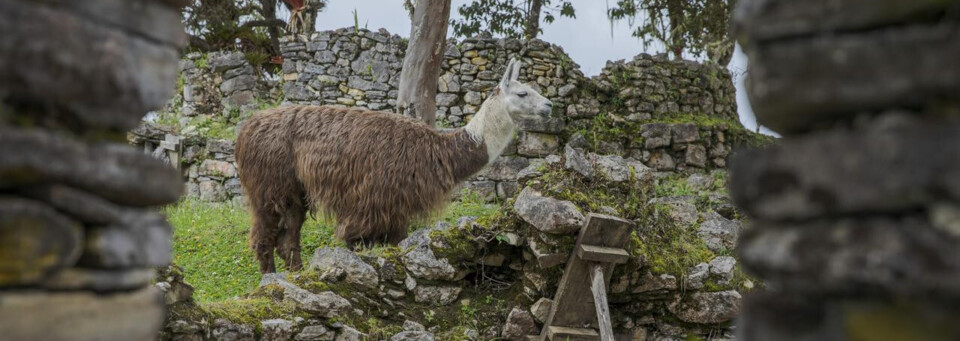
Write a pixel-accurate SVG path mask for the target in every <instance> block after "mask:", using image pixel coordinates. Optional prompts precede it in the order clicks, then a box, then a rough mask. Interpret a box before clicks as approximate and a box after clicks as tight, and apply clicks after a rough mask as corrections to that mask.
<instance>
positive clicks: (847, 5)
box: [734, 0, 952, 43]
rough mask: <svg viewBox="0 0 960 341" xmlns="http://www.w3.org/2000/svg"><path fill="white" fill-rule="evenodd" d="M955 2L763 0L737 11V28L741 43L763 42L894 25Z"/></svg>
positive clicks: (744, 5) (749, 3)
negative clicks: (799, 0) (800, 0)
mask: <svg viewBox="0 0 960 341" xmlns="http://www.w3.org/2000/svg"><path fill="white" fill-rule="evenodd" d="M951 4H952V2H950V1H939V0H918V1H898V0H878V1H858V0H842V1H836V0H833V1H830V0H816V1H804V2H797V1H789V0H760V1H749V2H744V3H742V5H740V6H739V7H738V8H737V15H736V16H735V17H734V19H735V20H734V29H735V30H736V31H737V35H738V36H739V39H740V40H741V41H745V42H757V43H762V42H765V41H768V40H776V39H778V38H782V39H786V38H792V37H796V36H810V35H814V34H835V33H836V32H842V31H863V30H865V29H873V28H877V27H881V26H884V25H889V26H894V25H899V24H901V23H903V22H904V21H907V20H910V19H913V18H922V17H923V16H934V15H936V13H942V12H944V11H946V10H947V9H948V8H949V7H950V5H951Z"/></svg>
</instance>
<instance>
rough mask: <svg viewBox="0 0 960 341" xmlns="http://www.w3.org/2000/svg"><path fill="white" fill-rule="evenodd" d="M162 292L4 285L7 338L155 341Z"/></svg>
mask: <svg viewBox="0 0 960 341" xmlns="http://www.w3.org/2000/svg"><path fill="white" fill-rule="evenodd" d="M0 7H2V5H0ZM160 296H161V294H160V291H159V290H157V289H156V288H155V287H153V286H148V287H146V288H143V289H139V290H135V291H123V292H114V293H99V294H98V293H94V292H89V291H60V292H57V291H39V290H4V291H2V292H0V301H2V302H3V309H0V330H2V331H3V336H2V337H3V339H4V340H116V341H119V340H155V339H156V338H157V331H159V330H160V328H161V327H162V322H163V319H164V308H163V305H162V304H160V302H161V300H162V298H161V297H160ZM40 316H43V318H39V317H40ZM51 321H58V323H63V324H62V325H61V324H55V325H51V323H50V322H51ZM64 326H73V327H72V328H65V327H64ZM110 326H113V327H110ZM121 326H122V327H121ZM251 331H252V329H251ZM250 335H251V336H252V333H251V334H250ZM247 340H250V341H253V338H252V337H251V338H250V339H247Z"/></svg>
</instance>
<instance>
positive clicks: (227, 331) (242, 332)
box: [210, 318, 256, 341]
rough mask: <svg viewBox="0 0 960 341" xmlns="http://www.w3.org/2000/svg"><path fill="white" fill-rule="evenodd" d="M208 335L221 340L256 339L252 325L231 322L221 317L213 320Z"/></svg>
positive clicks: (244, 340)
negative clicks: (211, 328)
mask: <svg viewBox="0 0 960 341" xmlns="http://www.w3.org/2000/svg"><path fill="white" fill-rule="evenodd" d="M210 336H213V338H214V340H223V341H256V335H254V333H253V327H251V326H248V325H245V324H238V323H233V322H231V321H230V320H227V319H223V318H219V319H216V320H214V321H213V330H211V331H210Z"/></svg>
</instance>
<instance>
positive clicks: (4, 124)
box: [0, 0, 185, 340]
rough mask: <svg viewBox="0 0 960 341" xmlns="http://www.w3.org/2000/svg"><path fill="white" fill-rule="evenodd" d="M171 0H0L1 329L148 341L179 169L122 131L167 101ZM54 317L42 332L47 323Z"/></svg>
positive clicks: (16, 335) (176, 34) (173, 56)
mask: <svg viewBox="0 0 960 341" xmlns="http://www.w3.org/2000/svg"><path fill="white" fill-rule="evenodd" d="M182 5H184V4H183V2H182V1H174V0H167V1H159V0H137V1H120V2H118V1H107V0H92V1H83V2H74V1H59V0H57V1H43V2H35V1H21V0H4V1H0V31H2V32H4V34H3V35H2V36H0V155H2V157H0V289H2V291H0V331H2V333H3V338H4V339H10V340H152V339H155V337H156V333H157V331H158V330H159V328H160V323H161V322H162V319H163V300H162V294H161V293H160V292H159V291H158V290H157V289H156V288H154V287H153V286H151V285H150V282H151V280H152V279H153V277H154V273H155V272H154V270H153V269H154V267H156V266H161V265H166V264H167V263H168V262H169V261H170V235H171V229H170V226H169V225H168V224H167V222H166V221H165V220H164V218H163V216H162V215H160V214H159V213H157V212H156V211H155V209H153V207H156V206H159V205H164V204H167V203H170V202H173V201H175V200H176V199H177V198H178V197H179V195H180V193H181V191H182V187H183V184H182V182H181V179H180V177H179V176H178V174H177V172H176V171H175V170H173V169H171V168H170V167H168V166H167V165H165V164H164V163H162V162H160V161H158V160H156V159H153V158H151V157H150V156H148V155H144V154H143V153H141V152H140V151H138V150H136V149H134V148H132V147H130V146H129V145H127V144H126V143H125V142H124V134H123V132H124V131H126V130H128V129H131V128H133V127H134V126H136V125H137V124H138V123H139V121H140V120H141V118H142V117H143V115H144V114H145V113H146V112H147V111H149V110H153V109H157V108H160V107H161V106H163V105H164V103H165V102H166V101H167V100H168V99H169V97H170V96H171V95H172V92H173V91H172V90H173V89H174V84H175V80H176V77H175V76H176V72H175V70H176V65H177V61H178V59H179V53H178V50H179V49H180V48H181V47H182V46H183V43H184V41H185V39H184V38H185V36H184V33H183V27H182V25H181V24H180V11H179V7H180V6H182ZM51 322H53V323H51Z"/></svg>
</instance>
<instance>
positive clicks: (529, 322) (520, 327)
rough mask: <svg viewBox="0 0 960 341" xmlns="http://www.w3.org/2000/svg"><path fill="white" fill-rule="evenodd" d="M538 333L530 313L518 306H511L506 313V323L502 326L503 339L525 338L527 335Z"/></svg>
mask: <svg viewBox="0 0 960 341" xmlns="http://www.w3.org/2000/svg"><path fill="white" fill-rule="evenodd" d="M533 334H538V332H537V323H536V322H535V321H534V320H533V317H532V316H530V313H528V312H526V311H525V310H523V309H520V308H513V310H510V314H509V315H507V323H506V325H504V326H503V335H502V336H503V338H504V339H505V340H526V339H527V335H533Z"/></svg>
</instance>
